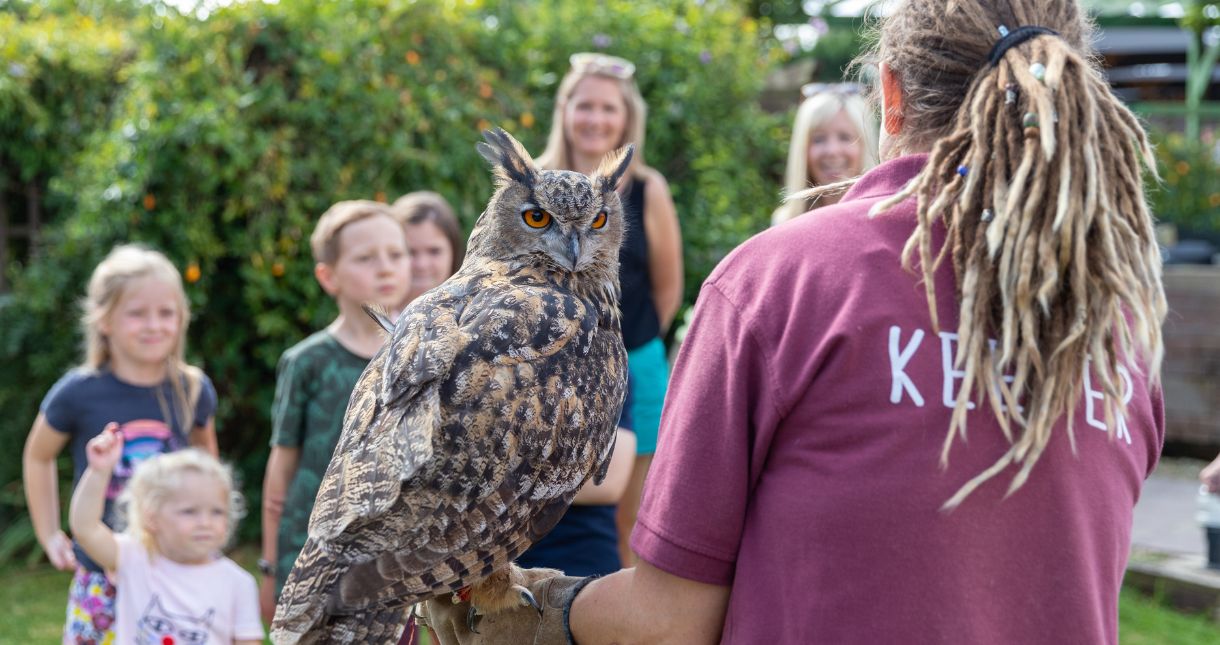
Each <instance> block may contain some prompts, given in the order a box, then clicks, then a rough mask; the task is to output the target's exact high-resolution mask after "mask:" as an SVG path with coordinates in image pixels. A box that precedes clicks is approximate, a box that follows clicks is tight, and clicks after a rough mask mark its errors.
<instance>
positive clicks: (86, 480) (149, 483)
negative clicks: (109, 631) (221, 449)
mask: <svg viewBox="0 0 1220 645" xmlns="http://www.w3.org/2000/svg"><path fill="white" fill-rule="evenodd" d="M124 445H125V441H124V435H123V433H121V432H119V430H118V424H114V423H112V424H110V425H109V426H107V427H106V430H105V431H103V432H102V434H100V435H98V436H96V437H94V438H93V439H91V440H89V443H88V444H87V446H86V448H85V450H86V455H87V459H88V462H89V467H88V468H87V469H86V470H85V473H84V474H83V475H82V476H81V479H80V483H79V484H78V485H77V487H76V492H75V493H74V494H73V495H72V509H71V512H70V517H69V521H70V524H71V526H72V534H73V535H75V536H76V540H77V542H79V543H80V545H81V547H82V548H83V549H84V551H85V553H87V554H88V555H89V556H90V557H92V558H93V560H94V561H95V562H97V563H98V564H99V565H101V566H102V567H103V568H104V569H105V570H106V571H109V572H113V573H114V575H115V578H116V583H115V586H116V587H117V589H118V596H117V599H116V604H117V609H116V616H117V622H116V626H115V630H114V633H115V641H116V642H118V643H224V644H225V645H230V644H235V643H240V644H243V645H257V644H258V643H261V642H262V640H263V626H262V623H261V622H259V617H258V586H257V584H256V583H255V581H254V576H253V575H251V574H250V573H249V572H247V571H246V570H244V569H242V568H241V567H240V566H238V565H237V563H235V562H233V561H232V560H230V559H228V558H226V557H225V556H224V555H223V554H222V553H221V548H222V547H223V546H224V545H225V544H226V543H227V542H228V541H229V538H230V537H231V536H232V535H233V530H234V529H235V528H236V527H237V522H238V520H239V519H240V518H241V515H242V512H243V508H242V504H241V495H240V494H239V493H237V492H236V491H235V490H233V479H232V476H231V475H230V474H229V470H228V469H227V468H225V467H224V466H222V465H221V464H220V462H219V461H217V460H216V458H215V457H213V456H211V455H209V454H207V453H205V452H203V451H201V450H195V449H190V450H180V451H178V452H175V453H171V454H163V455H158V456H156V457H153V458H151V459H148V460H147V461H144V462H143V463H141V464H140V466H139V467H137V468H136V471H135V475H133V476H132V478H131V480H130V481H129V482H128V485H127V488H126V489H125V490H124V491H123V493H122V495H121V496H120V498H119V500H120V508H121V509H122V510H125V511H126V516H127V517H126V519H127V530H126V531H124V532H115V531H114V530H112V529H111V528H110V527H109V526H106V524H105V523H104V522H103V521H102V509H103V507H104V505H105V497H106V489H107V487H108V485H109V483H110V477H111V474H112V473H113V471H114V469H115V466H116V465H118V463H119V461H120V460H121V459H122V458H123V454H124V453H123V447H124Z"/></svg>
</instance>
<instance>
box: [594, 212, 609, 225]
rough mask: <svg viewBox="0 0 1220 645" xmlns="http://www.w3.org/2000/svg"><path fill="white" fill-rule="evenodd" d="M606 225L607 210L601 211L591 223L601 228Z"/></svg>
mask: <svg viewBox="0 0 1220 645" xmlns="http://www.w3.org/2000/svg"><path fill="white" fill-rule="evenodd" d="M605 225H606V211H600V212H599V213H598V214H597V217H594V218H593V223H592V224H590V226H592V227H593V228H601V227H603V226H605Z"/></svg>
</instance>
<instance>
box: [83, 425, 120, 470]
mask: <svg viewBox="0 0 1220 645" xmlns="http://www.w3.org/2000/svg"><path fill="white" fill-rule="evenodd" d="M85 456H86V457H87V458H88V460H89V467H90V468H94V469H96V470H99V471H101V472H104V473H109V472H113V471H114V466H115V464H117V463H119V458H120V457H122V456H123V435H122V434H121V433H119V424H117V423H114V422H113V421H112V422H110V423H107V424H106V427H105V428H104V429H103V430H102V432H101V433H100V434H98V435H97V436H96V437H94V438H92V439H90V440H89V443H88V444H86V445H85Z"/></svg>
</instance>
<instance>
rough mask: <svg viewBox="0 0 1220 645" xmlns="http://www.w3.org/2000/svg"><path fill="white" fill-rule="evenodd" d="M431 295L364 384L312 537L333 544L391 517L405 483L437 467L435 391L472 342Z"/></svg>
mask: <svg viewBox="0 0 1220 645" xmlns="http://www.w3.org/2000/svg"><path fill="white" fill-rule="evenodd" d="M428 295H432V294H427V295H425V296H424V297H423V298H421V300H425V299H426V301H425V302H421V303H420V304H422V305H425V306H421V307H412V308H411V309H409V310H408V311H407V312H404V314H403V316H404V319H403V320H401V321H399V324H398V325H397V326H396V327H395V329H394V335H393V336H392V337H391V339H390V341H389V342H388V343H386V344H385V345H384V346H382V348H381V349H380V350H379V351H378V352H377V354H376V355H375V356H374V357H373V359H372V360H371V361H370V362H369V365H368V367H366V368H365V370H364V372H363V373H362V374H361V375H360V379H359V380H358V381H357V382H356V387H355V389H354V390H353V391H352V397H351V400H350V401H349V402H348V407H347V414H346V415H345V416H344V418H343V430H342V433H341V434H340V437H339V442H338V444H337V445H336V446H335V452H334V455H333V456H332V457H331V461H330V466H328V467H327V470H326V475H325V476H324V477H323V480H322V485H321V487H320V488H319V490H318V496H317V498H316V500H315V502H314V509H313V512H312V514H311V515H310V521H309V525H310V528H309V533H310V535H311V536H317V537H319V538H322V539H324V540H333V539H334V538H336V537H338V536H339V535H340V534H341V533H343V531H345V530H346V529H347V527H348V526H349V525H351V524H352V523H353V522H359V521H362V520H368V519H371V518H374V517H376V516H378V515H380V514H382V513H384V512H385V511H386V510H387V509H388V508H389V507H390V506H391V505H392V504H393V503H394V501H395V500H396V499H397V498H398V492H399V488H400V487H401V486H402V482H403V481H404V480H406V479H407V478H409V477H411V475H413V474H414V473H415V472H416V470H417V469H418V468H419V467H420V466H421V465H423V464H425V463H427V462H428V461H429V460H431V459H432V434H433V432H434V430H435V429H436V428H437V427H438V426H439V425H440V421H441V405H440V398H439V395H438V392H437V388H436V387H435V385H436V383H437V382H438V381H440V380H441V379H443V378H444V377H445V375H446V374H448V372H449V369H450V367H451V365H452V364H453V358H454V356H455V354H456V353H457V351H458V350H459V348H460V347H461V346H462V345H464V344H465V342H466V341H465V334H463V333H462V331H461V330H460V329H459V326H458V323H457V319H456V316H455V313H454V310H453V307H451V306H447V305H449V304H450V303H447V302H445V301H443V300H442V299H440V298H428ZM438 300H440V302H437V301H438Z"/></svg>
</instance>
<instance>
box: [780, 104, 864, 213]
mask: <svg viewBox="0 0 1220 645" xmlns="http://www.w3.org/2000/svg"><path fill="white" fill-rule="evenodd" d="M801 94H802V95H803V96H804V97H805V100H804V101H803V102H802V103H801V106H800V108H798V109H797V111H796V122H795V125H794V126H793V128H792V142H791V143H790V144H789V147H788V166H787V170H785V172H784V193H785V195H793V194H796V193H798V192H800V191H803V190H805V189H807V188H809V187H811V186H825V185H828V184H833V183H836V182H840V181H843V180H846V179H851V178H852V177H856V176H858V175H860V174H861V173H863V172H865V171H867V170H870V169H871V168H872V167H873V166H875V165H877V124H876V121H875V120H874V119H873V118H872V115H871V113H870V112H869V109H868V105H867V103H866V102H865V101H864V98H863V97H862V96H861V94H862V88H861V87H860V86H859V85H856V84H855V83H810V84H808V85H806V86H805V87H803V88H801ZM838 200H839V196H838V195H822V196H821V197H820V198H819V199H817V200H816V201H814V200H808V199H794V200H787V201H785V202H784V203H783V204H781V205H780V207H779V208H777V209H776V210H775V212H774V213H773V214H772V215H771V223H772V224H773V225H774V224H781V223H783V222H786V221H788V220H790V219H792V218H794V217H796V216H797V215H800V214H801V213H805V212H808V211H811V210H813V209H814V208H817V207H820V206H827V205H830V204H833V203H835V202H837V201H838Z"/></svg>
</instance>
